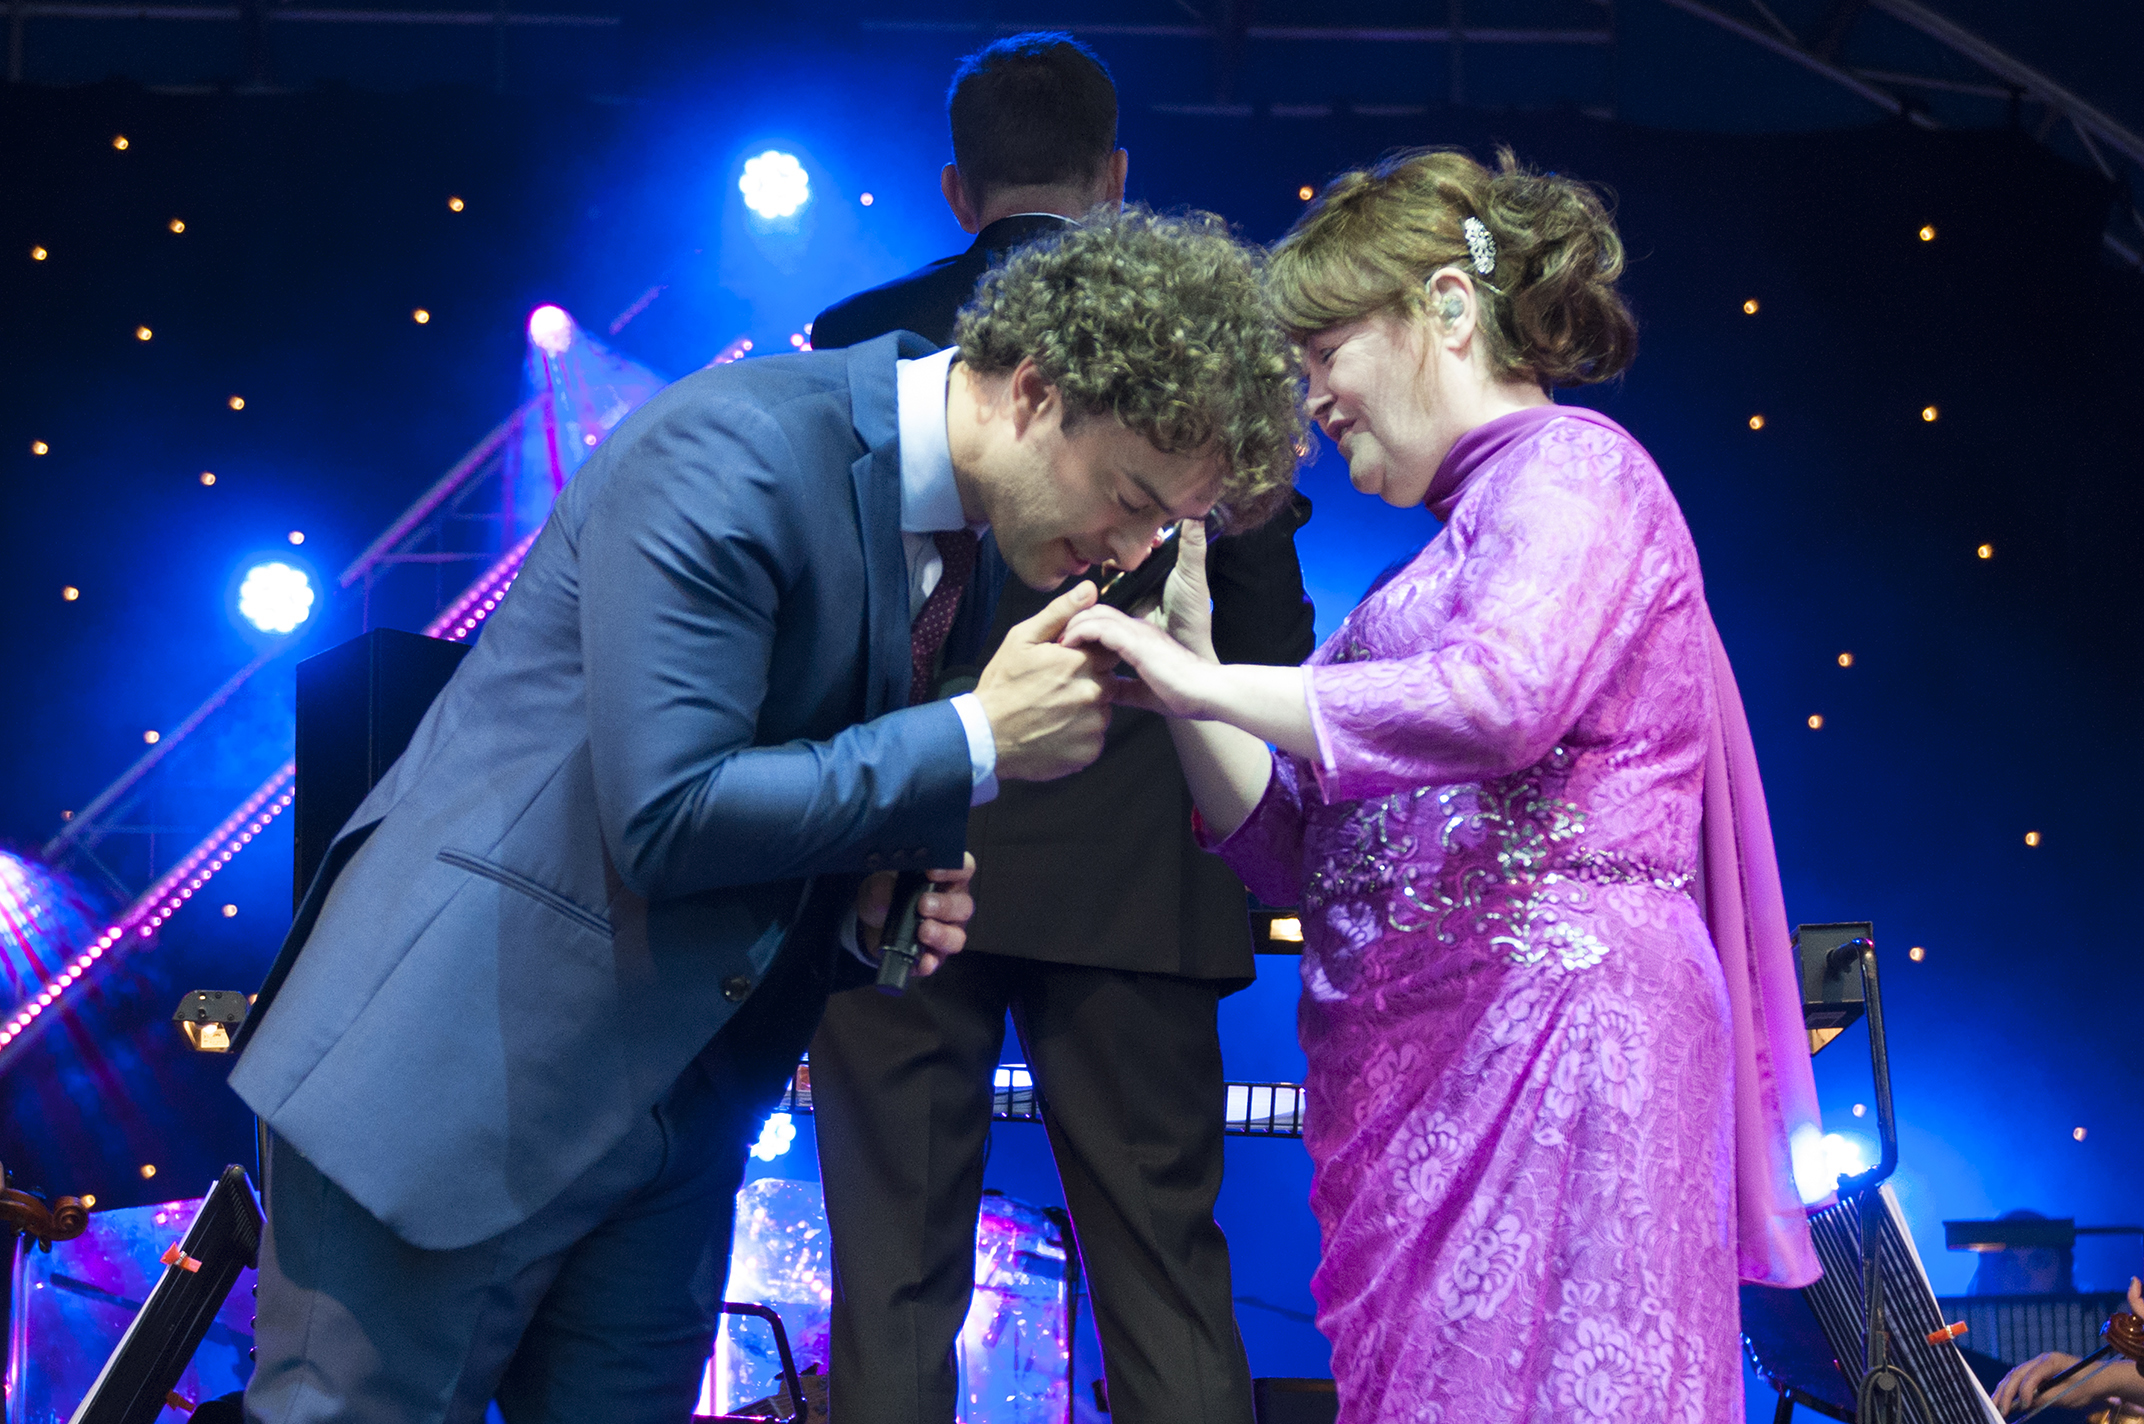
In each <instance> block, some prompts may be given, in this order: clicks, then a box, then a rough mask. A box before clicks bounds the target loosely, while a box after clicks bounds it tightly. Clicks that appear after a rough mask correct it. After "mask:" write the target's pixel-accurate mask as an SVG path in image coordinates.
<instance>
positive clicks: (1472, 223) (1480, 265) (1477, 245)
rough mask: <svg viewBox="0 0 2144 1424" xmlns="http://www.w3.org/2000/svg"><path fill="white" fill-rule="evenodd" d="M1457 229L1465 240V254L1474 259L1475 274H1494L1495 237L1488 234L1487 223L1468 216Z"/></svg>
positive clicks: (1485, 275) (1484, 275)
mask: <svg viewBox="0 0 2144 1424" xmlns="http://www.w3.org/2000/svg"><path fill="white" fill-rule="evenodd" d="M1459 231H1460V232H1461V233H1462V234H1463V235H1464V236H1465V237H1466V240H1467V255H1468V256H1469V257H1472V258H1473V259H1474V271H1475V274H1476V275H1478V276H1482V277H1493V276H1495V275H1496V239H1495V238H1493V237H1491V236H1490V235H1489V228H1488V225H1487V224H1485V223H1484V222H1482V220H1481V219H1480V218H1468V219H1467V220H1466V221H1465V222H1463V223H1461V224H1460V225H1459Z"/></svg>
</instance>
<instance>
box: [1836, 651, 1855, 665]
mask: <svg viewBox="0 0 2144 1424" xmlns="http://www.w3.org/2000/svg"><path fill="white" fill-rule="evenodd" d="M1853 665H1854V655H1853V654H1852V653H1841V654H1839V666H1840V667H1852V666H1853Z"/></svg>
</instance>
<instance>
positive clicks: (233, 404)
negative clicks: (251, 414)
mask: <svg viewBox="0 0 2144 1424" xmlns="http://www.w3.org/2000/svg"><path fill="white" fill-rule="evenodd" d="M224 404H225V405H227V406H229V407H230V408H231V409H233V410H244V409H245V408H246V398H245V397H244V396H232V397H231V398H230V399H229V400H227V401H225V402H224Z"/></svg>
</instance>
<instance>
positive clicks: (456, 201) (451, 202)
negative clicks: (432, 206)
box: [447, 198, 464, 213]
mask: <svg viewBox="0 0 2144 1424" xmlns="http://www.w3.org/2000/svg"><path fill="white" fill-rule="evenodd" d="M463 206H464V204H463V202H462V200H461V199H460V198H449V199H447V211H448V212H450V213H458V212H460V211H461V210H462V208H463Z"/></svg>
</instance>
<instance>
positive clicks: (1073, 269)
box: [953, 207, 1305, 528]
mask: <svg viewBox="0 0 2144 1424" xmlns="http://www.w3.org/2000/svg"><path fill="white" fill-rule="evenodd" d="M1263 266H1264V258H1263V254H1261V253H1260V252H1259V251H1258V250H1257V249H1256V248H1254V247H1251V246H1249V245H1247V244H1245V243H1242V242H1239V241H1237V240H1236V238H1235V237H1233V236H1232V235H1231V234H1230V233H1229V230H1228V224H1227V223H1225V222H1223V221H1222V220H1221V219H1220V218H1218V217H1216V216H1214V215H1213V214H1212V213H1202V212H1194V213H1187V214H1182V215H1174V216H1166V215H1163V214H1159V213H1155V212H1152V211H1150V210H1148V209H1146V208H1143V207H1128V208H1126V209H1125V210H1124V211H1123V212H1122V213H1109V214H1100V213H1098V214H1096V215H1094V216H1091V217H1089V218H1088V219H1087V220H1086V222H1085V223H1084V224H1083V225H1081V226H1079V227H1075V228H1068V229H1067V230H1066V231H1065V232H1064V233H1063V234H1062V235H1060V236H1057V237H1054V238H1051V239H1049V240H1046V241H1042V242H1036V243H1032V244H1030V245H1028V246H1026V247H1022V248H1019V249H1017V250H1016V251H1014V252H1013V253H1012V255H1011V256H1010V257H1008V258H1007V259H1006V260H1005V261H1004V262H1003V263H1002V264H1001V265H999V266H997V267H994V268H993V269H991V271H990V272H989V273H988V274H987V275H986V276H985V277H984V278H983V280H982V284H981V286H980V287H978V288H977V290H976V295H975V300H974V301H972V302H971V303H969V304H968V306H966V307H965V308H963V309H962V311H961V313H960V318H959V324H958V326H957V327H956V328H955V329H954V332H953V342H954V344H955V345H956V346H958V347H959V348H960V359H961V361H962V363H963V364H965V365H967V366H969V367H971V368H973V369H974V370H976V371H979V372H983V373H986V374H998V373H1003V372H1007V371H1010V370H1012V369H1013V368H1014V367H1016V366H1018V365H1019V364H1020V362H1021V361H1022V360H1023V359H1027V358H1032V359H1033V361H1034V363H1035V366H1036V368H1037V369H1038V370H1039V371H1040V372H1041V373H1042V376H1043V378H1044V379H1045V380H1047V381H1048V382H1049V383H1050V384H1051V385H1053V386H1055V387H1056V388H1057V389H1058V390H1059V391H1060V392H1062V393H1063V395H1064V399H1065V415H1066V419H1067V421H1068V422H1073V423H1076V422H1077V421H1079V420H1081V419H1084V418H1086V417H1089V416H1093V415H1109V416H1114V417H1115V418H1116V419H1118V420H1120V421H1122V422H1123V423H1124V425H1125V427H1126V428H1127V429H1129V430H1131V431H1133V432H1134V433H1136V434H1138V435H1142V436H1144V437H1145V438H1146V439H1147V440H1149V441H1151V442H1152V443H1153V445H1154V447H1155V448H1156V449H1157V450H1161V451H1164V452H1166V453H1170V454H1185V453H1193V452H1199V451H1205V450H1212V451H1213V452H1214V453H1215V454H1217V455H1218V456H1219V457H1220V459H1221V461H1222V464H1223V467H1224V468H1223V472H1222V485H1221V495H1220V498H1219V501H1218V502H1217V504H1216V508H1217V509H1218V510H1219V511H1220V512H1221V514H1222V517H1223V520H1224V521H1225V522H1226V523H1227V524H1228V525H1229V526H1230V527H1232V528H1246V527H1250V526H1254V525H1256V524H1259V523H1261V522H1263V521H1264V520H1265V519H1266V518H1267V517H1268V516H1270V515H1271V514H1272V513H1273V512H1274V511H1275V510H1277V509H1278V508H1279V507H1280V506H1281V504H1282V502H1283V501H1284V500H1285V499H1286V498H1287V496H1288V492H1289V489H1290V487H1291V486H1292V484H1293V482H1294V478H1295V465H1296V460H1297V458H1298V452H1299V450H1300V449H1301V447H1302V443H1303V438H1304V433H1305V424H1304V417H1303V405H1302V392H1301V389H1300V386H1299V384H1298V382H1297V380H1296V353H1295V348H1294V344H1293V343H1292V342H1291V341H1290V340H1289V339H1288V333H1287V331H1286V330H1285V329H1284V328H1283V327H1282V325H1281V323H1280V321H1279V319H1278V318H1277V316H1276V315H1275V313H1274V311H1273V306H1272V303H1271V302H1270V300H1269V299H1268V298H1267V296H1266V292H1265V288H1264V285H1263V283H1262V282H1261V280H1260V278H1261V275H1262V269H1263Z"/></svg>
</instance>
